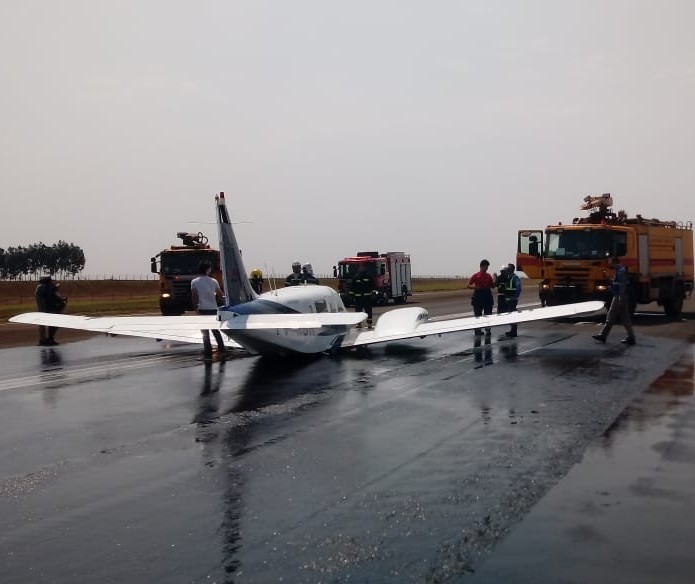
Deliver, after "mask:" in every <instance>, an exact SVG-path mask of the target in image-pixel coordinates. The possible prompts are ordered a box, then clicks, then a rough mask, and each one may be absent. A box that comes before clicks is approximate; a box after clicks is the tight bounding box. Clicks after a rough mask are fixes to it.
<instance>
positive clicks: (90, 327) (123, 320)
mask: <svg viewBox="0 0 695 584" xmlns="http://www.w3.org/2000/svg"><path fill="white" fill-rule="evenodd" d="M10 322H18V323H24V324H36V325H44V326H57V327H59V328H70V329H79V330H83V331H92V332H95V333H107V334H109V335H125V336H132V337H145V338H151V339H157V340H167V341H179V342H182V343H200V344H202V342H203V336H202V335H201V333H200V331H201V329H209V330H213V329H220V328H221V327H220V324H221V323H220V322H219V321H218V320H217V317H216V316H215V315H197V316H159V315H152V316H78V315H73V314H50V313H47V312H26V313H24V314H18V315H17V316H13V317H12V318H10ZM223 337H224V342H225V345H227V346H228V347H233V348H241V345H239V344H238V343H236V342H235V341H233V340H231V339H229V338H227V337H226V335H223Z"/></svg>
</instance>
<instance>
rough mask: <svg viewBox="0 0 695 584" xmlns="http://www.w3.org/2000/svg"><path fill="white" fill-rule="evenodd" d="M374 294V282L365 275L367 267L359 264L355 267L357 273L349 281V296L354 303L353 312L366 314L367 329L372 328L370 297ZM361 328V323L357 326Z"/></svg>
mask: <svg viewBox="0 0 695 584" xmlns="http://www.w3.org/2000/svg"><path fill="white" fill-rule="evenodd" d="M373 293H374V280H373V279H372V277H371V276H370V275H369V274H368V273H367V266H366V264H364V263H361V264H359V265H358V267H357V273H356V274H355V275H354V277H353V278H352V280H351V281H350V296H351V297H352V300H353V302H354V303H355V312H366V313H367V327H368V328H372V296H373ZM357 328H362V323H359V324H358V325H357Z"/></svg>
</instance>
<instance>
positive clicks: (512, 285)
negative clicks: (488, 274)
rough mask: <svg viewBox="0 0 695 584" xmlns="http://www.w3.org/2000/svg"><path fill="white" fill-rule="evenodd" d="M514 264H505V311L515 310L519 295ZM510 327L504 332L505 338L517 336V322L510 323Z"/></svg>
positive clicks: (519, 289) (519, 279) (519, 280)
mask: <svg viewBox="0 0 695 584" xmlns="http://www.w3.org/2000/svg"><path fill="white" fill-rule="evenodd" d="M514 269H515V266H514V264H507V269H506V274H507V283H506V286H505V291H504V292H505V294H504V304H505V309H506V310H505V312H516V306H517V304H519V297H520V296H521V278H519V276H517V275H516V274H515V273H514ZM510 327H511V328H510V329H509V330H508V331H507V332H506V333H504V336H505V337H507V338H514V337H516V336H517V332H518V331H517V327H518V325H517V323H514V324H512V325H510Z"/></svg>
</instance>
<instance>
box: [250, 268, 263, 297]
mask: <svg viewBox="0 0 695 584" xmlns="http://www.w3.org/2000/svg"><path fill="white" fill-rule="evenodd" d="M249 281H250V282H251V288H253V291H254V292H255V293H256V294H263V272H261V270H259V269H258V268H254V269H253V270H251V277H250V278H249Z"/></svg>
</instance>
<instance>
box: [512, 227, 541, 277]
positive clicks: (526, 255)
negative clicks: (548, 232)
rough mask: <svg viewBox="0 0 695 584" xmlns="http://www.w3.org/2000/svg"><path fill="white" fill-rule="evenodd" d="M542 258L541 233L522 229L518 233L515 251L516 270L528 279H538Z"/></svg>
mask: <svg viewBox="0 0 695 584" xmlns="http://www.w3.org/2000/svg"><path fill="white" fill-rule="evenodd" d="M542 257H543V231H540V230H531V229H524V230H522V231H519V239H518V244H517V250H516V269H517V270H519V271H522V272H524V273H525V274H526V275H527V276H528V277H529V278H540V277H541V269H542V261H541V260H542Z"/></svg>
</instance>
